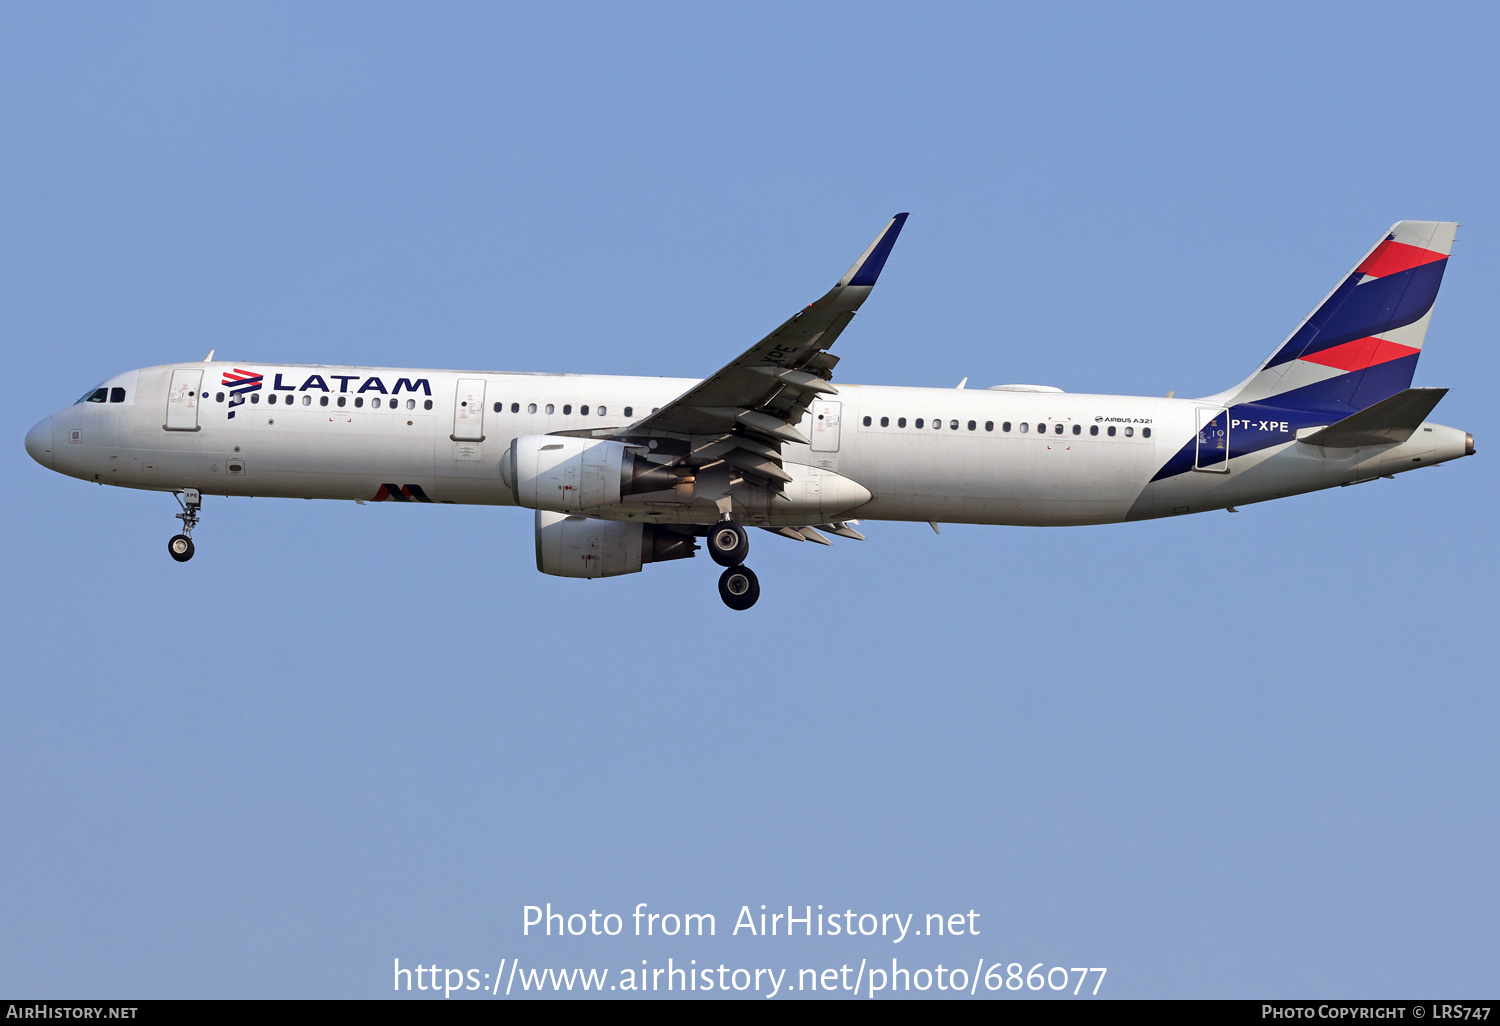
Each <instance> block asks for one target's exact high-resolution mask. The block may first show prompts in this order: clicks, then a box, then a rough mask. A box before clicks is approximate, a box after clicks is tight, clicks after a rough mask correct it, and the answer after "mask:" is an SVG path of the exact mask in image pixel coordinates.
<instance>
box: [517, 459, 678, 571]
mask: <svg viewBox="0 0 1500 1026" xmlns="http://www.w3.org/2000/svg"><path fill="white" fill-rule="evenodd" d="M500 476H501V477H502V478H504V479H505V483H506V484H507V485H509V486H510V490H511V493H512V494H513V495H514V496H515V499H516V503H517V504H518V505H521V506H526V507H529V508H530V509H545V510H553V511H555V512H559V513H570V512H573V511H574V510H582V509H595V508H597V507H600V506H613V505H615V504H617V503H618V502H619V501H620V498H621V497H622V496H625V495H637V494H639V493H641V492H658V491H662V490H663V489H667V488H672V487H675V486H676V485H677V484H678V483H679V481H680V480H681V478H680V477H679V476H678V474H677V473H675V472H674V471H672V470H669V469H667V468H666V467H662V466H658V465H657V464H655V463H652V462H651V461H650V460H643V459H641V458H640V457H639V456H636V455H635V454H634V453H632V452H630V447H629V446H627V445H625V444H624V443H623V442H606V441H595V440H594V439H591V438H571V437H568V436H566V435H522V436H521V437H520V438H517V439H516V440H515V441H513V442H512V443H511V444H510V451H509V452H508V453H506V454H505V457H504V458H503V459H502V460H501V461H500ZM627 572H628V571H627Z"/></svg>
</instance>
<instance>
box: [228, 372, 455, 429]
mask: <svg viewBox="0 0 1500 1026" xmlns="http://www.w3.org/2000/svg"><path fill="white" fill-rule="evenodd" d="M282 377H283V375H281V374H277V375H276V376H275V379H274V380H273V381H272V383H271V390H272V391H275V392H333V391H338V392H340V393H346V392H353V393H356V394H360V395H362V394H364V393H365V392H378V393H380V394H381V395H400V394H401V392H402V390H403V389H404V390H405V391H407V392H410V393H412V394H413V395H416V394H417V393H418V392H421V393H422V394H423V395H432V385H431V384H430V383H429V382H428V380H427V379H426V378H416V379H412V378H397V379H396V384H395V385H394V386H392V387H391V388H386V387H385V382H384V381H382V380H380V378H378V377H375V376H373V375H372V376H371V377H368V378H367V377H365V376H364V375H362V374H330V375H328V378H327V379H326V380H325V378H324V376H323V375H321V374H309V375H308V376H307V378H306V379H305V380H304V381H303V382H302V384H300V385H298V384H294V383H292V384H289V383H287V382H285V381H283V380H282ZM265 380H266V376H265V375H264V374H259V373H257V372H255V371H248V370H241V369H240V368H239V367H236V368H235V369H234V370H232V371H225V372H224V380H223V381H222V382H221V384H222V385H223V387H225V388H227V389H229V419H230V420H233V419H234V411H235V407H238V406H243V405H244V404H245V396H247V395H249V394H250V393H252V392H259V391H260V390H261V387H262V386H263V385H264V384H265ZM329 380H332V381H337V382H338V383H339V387H338V388H337V389H336V390H335V389H333V388H330V387H329V385H328V381H329ZM293 381H295V379H293ZM351 381H358V382H359V383H360V385H359V387H358V388H352V387H350V385H349V382H351ZM255 401H256V402H259V401H260V400H259V399H256V400H255Z"/></svg>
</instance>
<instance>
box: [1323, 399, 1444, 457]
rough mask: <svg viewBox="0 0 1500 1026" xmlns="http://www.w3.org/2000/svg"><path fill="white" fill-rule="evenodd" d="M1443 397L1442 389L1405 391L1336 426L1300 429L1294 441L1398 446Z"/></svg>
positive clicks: (1351, 445)
mask: <svg viewBox="0 0 1500 1026" xmlns="http://www.w3.org/2000/svg"><path fill="white" fill-rule="evenodd" d="M1447 394H1448V390H1447V389H1446V388H1408V389H1406V391H1404V392H1397V393H1396V394H1395V395H1393V396H1391V397H1390V398H1389V399H1382V400H1381V401H1380V402H1378V403H1376V404H1375V405H1374V406H1367V407H1365V408H1364V409H1363V410H1360V411H1359V412H1358V413H1356V414H1354V415H1352V416H1349V417H1345V418H1344V419H1343V420H1341V421H1339V422H1338V423H1336V424H1330V425H1328V426H1327V427H1321V428H1304V429H1303V430H1302V431H1299V432H1297V441H1299V442H1306V443H1307V444H1308V445H1324V446H1331V447H1334V448H1352V447H1353V446H1356V445H1400V444H1401V443H1402V442H1404V441H1406V440H1407V439H1408V438H1410V437H1411V436H1412V432H1414V431H1416V430H1417V428H1419V427H1421V426H1422V421H1424V420H1426V419H1427V415H1428V414H1429V413H1431V412H1432V411H1433V408H1434V407H1436V406H1437V404H1438V403H1439V402H1440V401H1442V398H1443V396H1445V395H1447ZM1303 432H1306V433H1305V434H1304V433H1303Z"/></svg>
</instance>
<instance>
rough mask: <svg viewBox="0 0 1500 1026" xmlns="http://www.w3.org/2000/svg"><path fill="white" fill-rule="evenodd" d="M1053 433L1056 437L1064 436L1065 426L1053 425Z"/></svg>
mask: <svg viewBox="0 0 1500 1026" xmlns="http://www.w3.org/2000/svg"><path fill="white" fill-rule="evenodd" d="M1052 433H1053V434H1055V435H1060V434H1062V433H1063V426H1062V425H1061V424H1054V425H1052Z"/></svg>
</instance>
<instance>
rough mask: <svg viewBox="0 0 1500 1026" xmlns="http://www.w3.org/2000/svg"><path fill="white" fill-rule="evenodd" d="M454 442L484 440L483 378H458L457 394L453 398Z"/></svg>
mask: <svg viewBox="0 0 1500 1026" xmlns="http://www.w3.org/2000/svg"><path fill="white" fill-rule="evenodd" d="M451 437H452V438H453V440H454V441H455V442H482V441H484V379H483V378H459V379H458V394H457V395H456V396H455V397H454V399H453V434H452V436H451Z"/></svg>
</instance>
